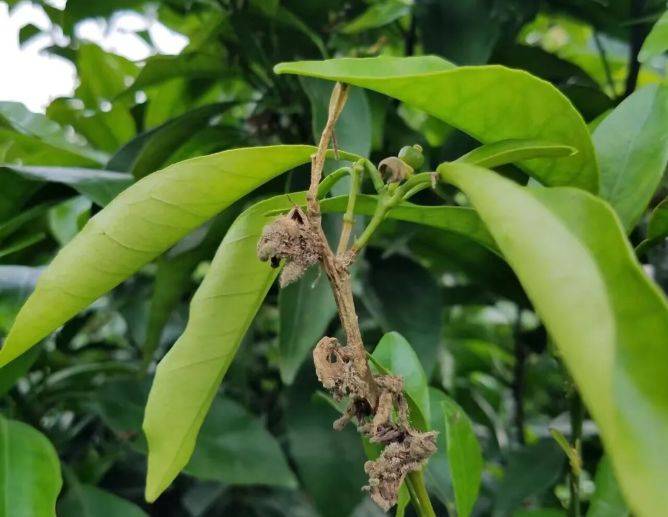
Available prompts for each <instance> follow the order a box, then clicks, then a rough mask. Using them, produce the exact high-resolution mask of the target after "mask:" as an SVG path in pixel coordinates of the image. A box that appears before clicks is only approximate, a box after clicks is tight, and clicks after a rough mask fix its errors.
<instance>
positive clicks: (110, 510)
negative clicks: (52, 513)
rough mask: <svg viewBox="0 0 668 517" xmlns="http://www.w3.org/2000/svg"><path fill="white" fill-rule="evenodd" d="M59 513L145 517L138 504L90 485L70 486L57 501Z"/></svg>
mask: <svg viewBox="0 0 668 517" xmlns="http://www.w3.org/2000/svg"><path fill="white" fill-rule="evenodd" d="M58 514H59V515H72V516H74V515H76V516H77V517H146V515H147V514H146V513H145V512H144V511H143V510H142V509H141V508H139V506H137V505H135V504H133V503H131V502H130V501H126V500H125V499H122V498H120V497H118V496H117V495H114V494H112V493H111V492H107V491H106V490H102V489H101V488H98V487H96V486H92V485H82V484H79V483H77V484H75V485H73V486H70V489H69V490H68V492H67V494H66V495H65V497H63V500H62V501H60V503H58Z"/></svg>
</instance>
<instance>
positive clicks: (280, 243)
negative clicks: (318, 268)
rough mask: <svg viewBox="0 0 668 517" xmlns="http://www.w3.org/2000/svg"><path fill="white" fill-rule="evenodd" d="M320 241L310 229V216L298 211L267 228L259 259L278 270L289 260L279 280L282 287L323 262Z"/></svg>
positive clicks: (258, 251) (259, 249) (261, 240)
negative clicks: (308, 218)
mask: <svg viewBox="0 0 668 517" xmlns="http://www.w3.org/2000/svg"><path fill="white" fill-rule="evenodd" d="M320 254H321V250H320V246H319V241H318V239H317V238H316V236H315V235H314V234H313V231H312V230H311V228H310V227H309V224H308V220H307V218H306V214H304V212H303V211H302V210H301V209H300V208H299V207H294V208H293V209H292V210H290V212H289V213H288V214H286V215H284V216H281V217H279V218H278V219H276V221H274V222H273V223H271V224H268V225H267V226H265V227H264V230H263V231H262V237H261V238H260V242H258V245H257V256H258V258H259V259H260V260H262V261H267V260H269V261H270V262H271V266H272V267H278V266H279V264H280V262H281V260H285V267H284V268H283V272H282V273H281V277H280V279H279V282H280V285H281V287H285V286H286V285H288V284H291V283H292V282H294V281H296V280H298V279H300V278H301V277H302V276H303V275H304V273H305V272H306V270H307V269H308V268H310V267H311V266H312V265H314V264H316V263H317V262H318V261H319V260H320Z"/></svg>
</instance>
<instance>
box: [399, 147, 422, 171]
mask: <svg viewBox="0 0 668 517" xmlns="http://www.w3.org/2000/svg"><path fill="white" fill-rule="evenodd" d="M399 158H401V161H403V162H404V163H407V164H408V165H410V166H411V167H413V169H414V170H418V169H420V167H422V164H423V163H424V155H423V154H422V146H421V145H418V144H414V145H407V146H405V147H402V148H401V150H400V151H399Z"/></svg>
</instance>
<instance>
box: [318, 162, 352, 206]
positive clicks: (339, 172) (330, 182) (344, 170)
mask: <svg viewBox="0 0 668 517" xmlns="http://www.w3.org/2000/svg"><path fill="white" fill-rule="evenodd" d="M352 172H353V170H352V168H350V167H347V166H346V167H341V168H340V169H336V170H335V171H334V172H332V173H330V174H328V175H327V176H325V179H323V180H322V181H321V182H320V185H319V186H318V199H319V200H320V199H322V198H324V197H325V196H326V195H327V194H329V192H330V191H331V190H332V188H334V185H336V184H337V183H338V182H339V181H341V180H342V179H343V178H345V177H346V176H347V175H348V174H352Z"/></svg>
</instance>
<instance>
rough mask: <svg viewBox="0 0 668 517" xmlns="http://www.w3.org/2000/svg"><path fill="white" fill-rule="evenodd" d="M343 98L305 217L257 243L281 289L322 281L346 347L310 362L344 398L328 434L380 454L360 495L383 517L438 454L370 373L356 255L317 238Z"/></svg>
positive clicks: (322, 147) (339, 91) (290, 217)
mask: <svg viewBox="0 0 668 517" xmlns="http://www.w3.org/2000/svg"><path fill="white" fill-rule="evenodd" d="M346 97H347V87H346V86H345V85H341V84H339V83H337V84H336V86H335V88H334V92H333V93H332V98H331V100H330V105H329V117H328V120H327V123H326V125H325V128H324V130H323V132H322V135H321V138H320V142H319V145H318V150H317V152H316V153H315V154H314V155H313V156H312V157H311V183H310V187H309V191H308V193H307V196H306V199H307V209H306V213H305V212H304V211H303V210H302V209H301V208H299V207H294V208H293V209H292V210H290V212H289V213H288V214H286V215H284V216H282V217H280V218H278V219H277V220H276V221H274V222H273V223H271V224H270V225H268V226H267V227H265V229H264V231H263V234H262V237H261V239H260V242H259V243H258V256H259V258H260V259H261V260H269V261H270V262H271V264H272V266H274V267H278V266H279V265H280V262H281V261H284V262H285V267H284V269H283V272H282V274H281V278H280V283H281V286H285V285H287V284H289V283H291V282H293V281H295V280H297V279H298V278H300V277H301V276H302V275H303V274H304V272H305V271H306V269H308V268H309V267H311V266H313V265H315V264H316V263H318V262H319V263H320V265H321V267H322V268H323V270H324V271H325V273H326V274H327V278H328V279H329V282H330V285H331V288H332V293H333V295H334V299H335V301H336V305H337V309H338V313H339V318H340V320H341V326H342V328H343V331H344V333H345V336H346V344H345V345H342V344H340V343H339V341H338V340H336V339H335V338H331V337H324V338H322V339H321V340H320V342H319V343H318V345H317V346H316V347H315V349H314V351H313V362H314V364H315V369H316V373H317V375H318V379H319V380H320V382H321V383H322V385H323V387H324V388H325V389H326V390H328V391H329V392H330V393H331V395H332V396H333V397H334V399H335V400H342V399H343V398H348V406H347V407H346V409H345V411H344V413H343V415H342V416H341V417H340V418H339V419H337V420H336V421H335V422H334V429H336V430H341V429H343V428H344V427H345V426H346V425H347V424H348V423H349V422H351V421H354V422H355V423H356V424H357V429H358V431H359V432H360V433H361V434H362V435H364V436H366V437H367V438H369V440H370V441H371V442H374V443H378V444H380V445H382V446H383V447H384V449H383V451H382V452H381V454H380V456H379V457H378V458H377V459H376V460H373V461H367V462H366V464H365V465H364V470H365V471H366V472H367V474H368V475H369V484H368V485H367V486H366V487H364V490H367V491H368V492H369V493H370V495H371V498H372V499H373V500H374V501H375V502H376V503H377V504H378V505H379V506H380V507H381V508H383V509H384V510H388V509H389V508H391V507H392V506H393V505H394V504H395V503H396V501H397V496H398V491H399V488H400V487H401V484H402V482H403V481H404V478H405V477H406V475H407V474H408V473H410V472H412V471H415V470H419V469H421V468H422V467H423V466H424V465H425V463H426V461H427V460H428V458H429V457H430V456H431V455H432V454H433V453H434V452H435V451H436V435H437V433H436V432H433V431H431V432H420V431H418V430H416V429H414V428H413V427H412V426H411V425H410V422H409V414H408V413H409V412H408V405H407V402H406V398H405V395H404V392H403V387H404V385H403V379H402V378H401V377H397V376H393V375H374V374H373V373H372V372H371V369H370V368H369V364H368V362H367V353H366V349H365V347H364V343H363V341H362V335H361V332H360V328H359V323H358V321H357V312H356V310H355V303H354V300H353V291H352V284H351V281H350V272H349V267H350V265H351V264H352V263H353V262H354V261H355V258H356V250H354V249H345V248H346V244H347V239H345V244H343V245H342V246H340V248H341V249H340V250H338V251H337V253H334V251H332V249H331V248H330V246H329V244H328V242H327V239H326V237H325V234H324V232H323V230H322V225H321V216H320V206H319V203H318V198H317V190H318V185H319V183H320V179H321V177H322V169H323V165H324V162H325V155H326V152H327V147H328V145H329V142H330V140H331V139H332V136H333V134H334V126H335V125H336V121H337V119H338V117H339V115H340V114H341V111H342V110H343V106H344V104H345V100H346ZM342 240H344V239H342Z"/></svg>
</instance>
